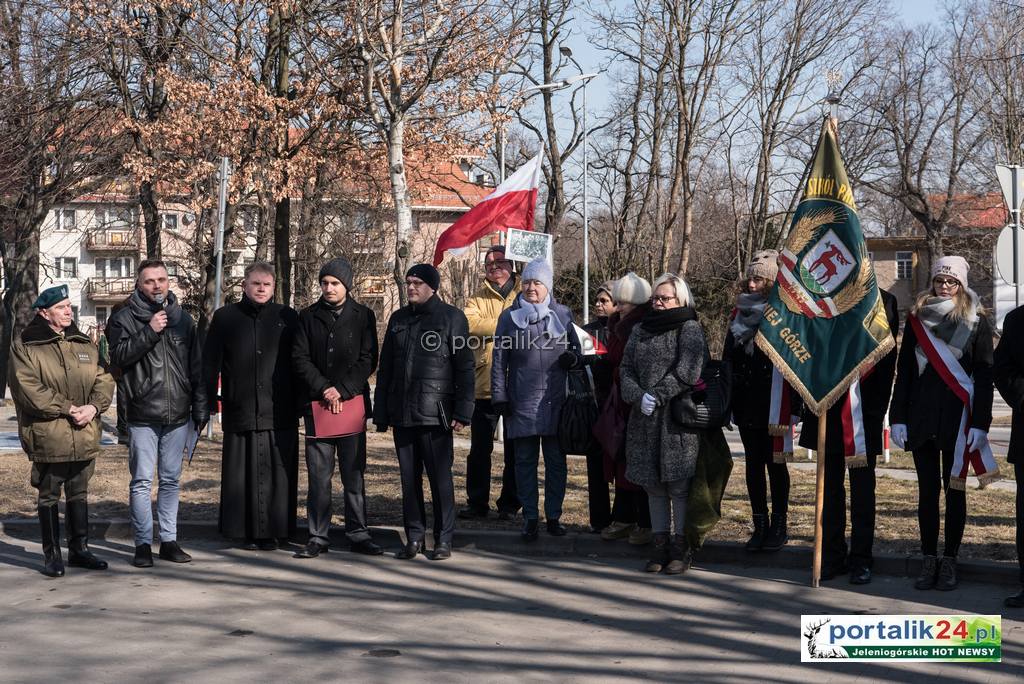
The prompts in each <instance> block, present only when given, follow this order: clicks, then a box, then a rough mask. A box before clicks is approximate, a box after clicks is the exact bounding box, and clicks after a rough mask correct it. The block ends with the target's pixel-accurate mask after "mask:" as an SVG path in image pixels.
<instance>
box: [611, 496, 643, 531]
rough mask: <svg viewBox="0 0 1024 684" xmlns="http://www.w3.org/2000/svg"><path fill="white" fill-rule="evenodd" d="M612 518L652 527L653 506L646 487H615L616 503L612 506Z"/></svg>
mask: <svg viewBox="0 0 1024 684" xmlns="http://www.w3.org/2000/svg"><path fill="white" fill-rule="evenodd" d="M612 520H614V521H615V522H621V523H634V524H635V525H636V526H637V527H642V528H644V529H647V530H649V529H651V506H650V503H649V502H648V501H647V492H646V491H645V490H644V489H640V488H637V489H624V488H622V487H616V488H615V504H614V505H613V506H612Z"/></svg>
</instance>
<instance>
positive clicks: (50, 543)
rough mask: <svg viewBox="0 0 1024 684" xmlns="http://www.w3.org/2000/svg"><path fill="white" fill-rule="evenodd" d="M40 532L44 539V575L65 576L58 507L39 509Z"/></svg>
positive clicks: (42, 507) (41, 507)
mask: <svg viewBox="0 0 1024 684" xmlns="http://www.w3.org/2000/svg"><path fill="white" fill-rule="evenodd" d="M39 531H40V533H41V535H42V538H43V559H44V560H43V574H44V575H46V576H47V577H63V576H64V559H63V558H62V557H61V555H60V512H59V511H58V510H57V506H56V505H53V506H40V507H39Z"/></svg>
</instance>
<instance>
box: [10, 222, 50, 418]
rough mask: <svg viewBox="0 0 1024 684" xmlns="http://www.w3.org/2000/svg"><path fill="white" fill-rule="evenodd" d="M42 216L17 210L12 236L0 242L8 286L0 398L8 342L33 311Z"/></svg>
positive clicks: (24, 324)
mask: <svg viewBox="0 0 1024 684" xmlns="http://www.w3.org/2000/svg"><path fill="white" fill-rule="evenodd" d="M45 218H46V212H45V211H43V212H40V211H33V212H30V213H29V212H26V213H24V214H22V213H20V212H19V213H18V214H16V215H15V216H13V217H10V219H11V220H13V221H14V222H15V225H14V227H13V233H14V239H13V240H11V241H10V242H6V241H5V242H4V244H3V263H4V274H5V276H6V278H7V283H6V284H7V288H6V289H5V290H4V293H3V298H2V306H3V316H0V399H2V398H3V397H4V394H5V392H6V391H7V364H8V361H9V360H10V351H11V342H12V341H13V340H14V339H15V335H17V334H19V333H20V332H21V330H22V329H23V328H24V327H25V326H26V325H28V323H29V321H31V320H32V318H33V316H34V315H35V312H34V311H33V310H32V303H33V302H34V301H35V299H36V296H37V295H38V293H39V228H40V226H41V225H42V223H43V220H44V219H45Z"/></svg>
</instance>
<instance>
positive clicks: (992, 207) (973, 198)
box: [930, 192, 1007, 230]
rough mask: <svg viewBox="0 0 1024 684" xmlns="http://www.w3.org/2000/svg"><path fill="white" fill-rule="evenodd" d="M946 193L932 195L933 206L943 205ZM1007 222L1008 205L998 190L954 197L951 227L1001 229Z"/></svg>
mask: <svg viewBox="0 0 1024 684" xmlns="http://www.w3.org/2000/svg"><path fill="white" fill-rule="evenodd" d="M945 197H946V196H945V195H932V196H931V198H930V199H931V201H932V202H933V206H936V207H938V206H941V203H942V202H943V201H945ZM1006 222H1007V211H1006V205H1005V204H1004V203H1003V196H1002V194H1001V193H998V192H989V193H986V194H984V195H974V194H964V195H956V196H954V197H953V206H952V208H951V210H950V218H949V224H948V225H949V227H950V228H952V229H954V230H957V229H959V230H1000V229H1001V228H1002V227H1003V226H1005V225H1006Z"/></svg>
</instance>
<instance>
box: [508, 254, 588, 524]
mask: <svg viewBox="0 0 1024 684" xmlns="http://www.w3.org/2000/svg"><path fill="white" fill-rule="evenodd" d="M522 281H523V291H522V294H520V295H519V296H518V297H516V300H515V302H514V303H513V304H512V306H511V307H509V308H508V309H506V310H505V311H503V312H502V313H501V316H499V317H498V325H497V329H496V330H495V333H494V363H493V365H492V366H491V397H492V399H491V401H492V404H493V407H494V411H495V412H496V413H500V414H503V415H504V416H505V430H506V435H507V438H508V439H512V440H514V442H513V445H514V446H513V451H514V452H515V456H516V490H517V493H518V494H519V501H520V503H521V504H522V506H523V518H524V519H525V524H524V527H523V538H524V539H525V540H527V541H533V540H535V539H537V527H538V524H539V522H538V521H539V518H540V512H539V510H538V505H537V500H538V496H539V495H538V491H537V490H538V477H537V464H538V461H539V457H540V451H541V449H542V448H543V451H544V516H545V518H546V520H547V528H548V533H549V534H552V535H555V536H562V535H564V534H565V528H564V527H563V526H562V525H561V524H560V523H559V522H558V519H559V518H560V517H561V515H562V500H563V499H564V498H565V481H566V465H565V454H564V453H563V452H562V449H561V447H560V446H559V445H558V420H559V417H560V416H561V412H562V404H563V403H565V388H566V369H567V368H570V367H572V366H573V365H574V364H575V363H578V360H579V355H578V352H579V350H580V343H579V339H578V338H577V336H576V332H575V330H574V329H573V326H572V313H571V312H570V311H569V309H568V308H566V307H565V306H563V305H561V304H559V303H558V302H556V301H555V300H554V298H553V297H552V296H551V289H552V284H553V283H552V281H553V275H552V272H551V266H549V265H548V262H547V261H546V260H543V259H537V260H535V261H531V262H530V263H529V264H527V266H526V268H525V269H524V270H523V277H522Z"/></svg>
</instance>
